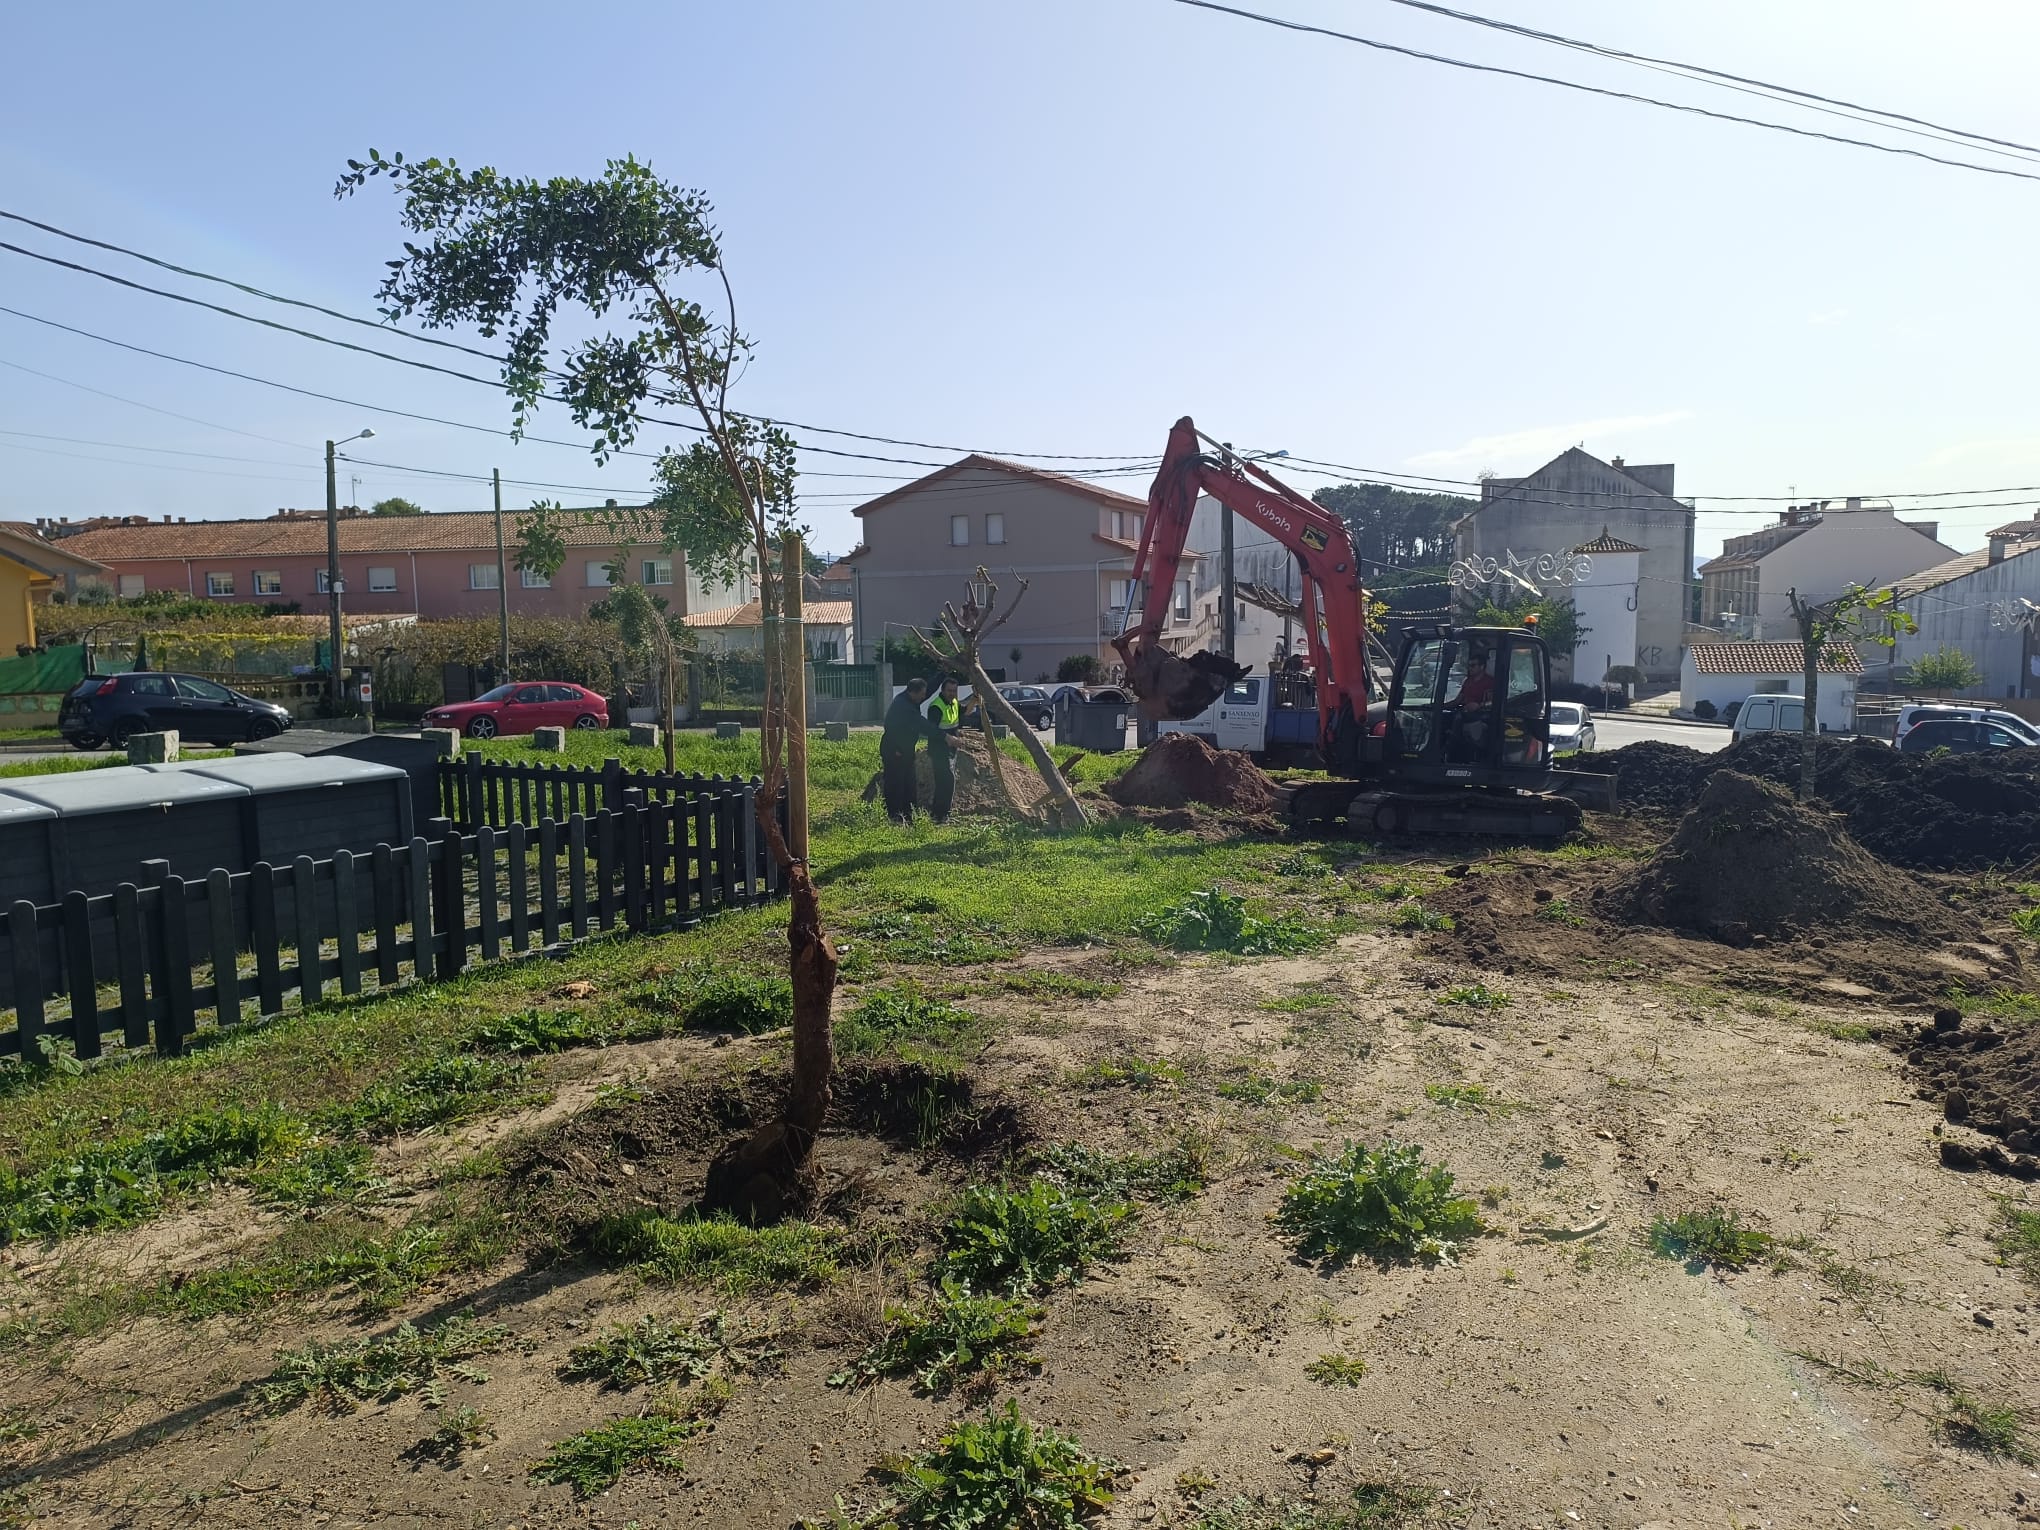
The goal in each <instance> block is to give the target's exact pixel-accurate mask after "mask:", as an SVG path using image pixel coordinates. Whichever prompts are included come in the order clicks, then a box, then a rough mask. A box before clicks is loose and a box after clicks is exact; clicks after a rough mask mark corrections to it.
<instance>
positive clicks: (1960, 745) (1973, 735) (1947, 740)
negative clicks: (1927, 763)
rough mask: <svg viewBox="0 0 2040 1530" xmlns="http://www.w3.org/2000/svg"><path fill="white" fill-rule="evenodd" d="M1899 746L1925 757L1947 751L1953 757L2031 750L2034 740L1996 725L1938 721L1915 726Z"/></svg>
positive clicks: (1900, 741) (1908, 752)
mask: <svg viewBox="0 0 2040 1530" xmlns="http://www.w3.org/2000/svg"><path fill="white" fill-rule="evenodd" d="M1898 747H1899V748H1900V749H1901V750H1902V751H1904V752H1905V753H1907V754H1925V753H1927V752H1928V751H1929V750H1933V749H1946V750H1947V751H1948V752H1949V753H1951V754H1980V753H1982V752H1983V751H1985V750H1987V749H2030V748H2032V747H2033V741H2032V740H2031V739H2029V738H2021V737H2020V736H2019V735H2018V734H2016V733H2014V732H2013V731H2012V730H2011V729H2010V728H2001V727H1999V726H1998V725H1997V724H1996V723H1988V722H1968V721H1953V720H1941V719H1936V720H1934V721H1931V722H1923V723H1915V724H1913V726H1912V727H1911V728H1910V729H1908V730H1907V732H1906V735H1905V737H1904V738H1902V739H1900V740H1899V741H1898Z"/></svg>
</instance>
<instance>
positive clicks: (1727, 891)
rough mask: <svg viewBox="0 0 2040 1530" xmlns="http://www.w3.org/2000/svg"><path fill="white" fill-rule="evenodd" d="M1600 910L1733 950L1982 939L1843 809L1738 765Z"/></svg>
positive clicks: (1615, 884)
mask: <svg viewBox="0 0 2040 1530" xmlns="http://www.w3.org/2000/svg"><path fill="white" fill-rule="evenodd" d="M1598 905H1599V907H1600V908H1601V910H1602V912H1603V913H1604V914H1606V915H1608V916H1610V917H1612V918H1615V919H1618V920H1620V921H1621V922H1624V923H1629V924H1642V925H1651V926H1655V927H1657V928H1659V929H1671V930H1691V931H1694V932H1695V933H1697V934H1700V935H1704V936H1706V937H1708V938H1709V939H1712V940H1719V941H1722V942H1724V943H1725V944H1728V945H1732V946H1747V945H1750V944H1752V943H1754V942H1756V941H1758V940H1760V939H1772V938H1777V937H1781V936H1795V935H1802V934H1814V933H1820V934H1829V935H1832V934H1836V933H1840V932H1848V933H1851V934H1870V935H1875V936H1878V937H1881V938H1885V939H1889V940H1892V941H1894V942H1897V943H1901V944H1906V945H1911V944H1914V943H1916V942H1921V941H1935V940H1959V939H1963V938H1967V939H1971V940H1975V939H1978V938H1980V935H1979V932H1978V931H1977V930H1975V929H1968V930H1964V929H1962V928H1960V927H1959V920H1958V917H1957V915H1956V914H1955V913H1954V911H1953V910H1951V909H1948V908H1947V907H1946V906H1945V905H1943V904H1942V903H1941V902H1940V900H1939V899H1938V898H1937V897H1936V896H1935V894H1934V893H1933V892H1932V890H1930V889H1929V888H1927V887H1925V886H1924V885H1922V884H1920V883H1919V882H1916V881H1914V880H1913V878H1911V877H1910V876H1908V875H1906V874H1905V873H1904V872H1902V871H1893V870H1892V869H1891V868H1889V867H1888V866H1883V865H1880V864H1879V863H1878V862H1877V861H1876V860H1875V859H1874V858H1873V857H1871V856H1870V855H1869V854H1868V853H1866V852H1865V851H1864V850H1863V848H1862V847H1861V846H1860V845H1858V844H1857V843H1856V842H1855V841H1854V840H1853V839H1851V838H1850V837H1849V835H1848V832H1847V831H1846V829H1845V828H1844V827H1843V826H1842V824H1841V822H1840V821H1839V820H1838V819H1837V818H1836V817H1835V816H1834V815H1832V814H1830V813H1827V812H1825V811H1822V810H1821V809H1819V808H1817V807H1808V806H1804V805H1802V804H1801V803H1800V802H1798V801H1797V800H1796V799H1795V798H1794V797H1793V796H1792V794H1791V793H1790V792H1789V791H1787V790H1785V789H1784V788H1783V787H1780V786H1774V785H1772V784H1771V783H1770V782H1767V781H1760V780H1758V779H1757V778H1755V777H1753V776H1746V775H1742V774H1740V773H1738V772H1736V771H1733V770H1718V771H1716V772H1715V773H1714V774H1713V775H1711V776H1709V777H1708V779H1707V784H1706V786H1705V787H1704V788H1703V789H1702V791H1701V793H1700V800H1699V801H1698V802H1697V803H1696V804H1695V805H1694V808H1693V811H1692V812H1691V813H1689V814H1687V815H1686V817H1685V819H1684V820H1683V821H1682V822H1681V823H1680V825H1679V828H1678V831H1677V832H1676V833H1675V834H1673V836H1672V838H1671V840H1670V841H1669V842H1668V843H1667V844H1666V845H1665V847H1664V848H1663V849H1662V850H1660V851H1659V852H1658V853H1657V854H1656V855H1655V856H1653V857H1652V858H1651V859H1650V860H1649V861H1647V862H1645V863H1644V864H1643V865H1641V866H1639V867H1637V868H1636V869H1635V870H1633V871H1631V872H1629V873H1627V874H1626V875H1623V876H1621V877H1618V878H1617V879H1616V880H1614V881H1612V882H1610V883H1609V884H1608V886H1606V887H1605V888H1603V889H1602V890H1601V893H1600V896H1599V899H1598Z"/></svg>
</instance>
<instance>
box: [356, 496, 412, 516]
mask: <svg viewBox="0 0 2040 1530" xmlns="http://www.w3.org/2000/svg"><path fill="white" fill-rule="evenodd" d="M368 513H369V514H370V515H423V514H424V513H425V507H424V506H423V505H421V504H418V503H417V502H416V501H415V500H408V499H402V498H399V497H398V496H396V495H394V494H393V495H391V496H390V497H389V498H388V499H379V500H377V501H376V502H375V503H374V504H373V505H371V506H369V510H368Z"/></svg>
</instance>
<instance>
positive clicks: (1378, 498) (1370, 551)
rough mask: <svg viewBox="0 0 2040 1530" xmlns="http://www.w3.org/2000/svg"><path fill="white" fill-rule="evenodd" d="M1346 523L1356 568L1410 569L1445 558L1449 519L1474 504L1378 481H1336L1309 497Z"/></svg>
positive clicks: (1375, 572) (1372, 571) (1376, 572)
mask: <svg viewBox="0 0 2040 1530" xmlns="http://www.w3.org/2000/svg"><path fill="white" fill-rule="evenodd" d="M1311 498H1312V499H1313V500H1315V501H1316V502H1317V503H1318V504H1320V505H1322V506H1324V507H1325V509H1327V510H1329V511H1331V512H1332V513H1333V514H1334V515H1336V516H1338V517H1339V518H1340V519H1341V520H1343V521H1345V523H1346V524H1347V525H1348V526H1350V527H1352V529H1353V540H1354V542H1355V543H1356V544H1357V545H1358V547H1359V550H1360V558H1361V565H1362V572H1363V573H1364V574H1365V575H1368V576H1370V577H1372V578H1375V579H1378V578H1379V577H1380V576H1381V574H1382V573H1383V572H1384V570H1387V571H1395V570H1404V571H1407V570H1410V569H1415V568H1420V567H1423V566H1425V565H1428V564H1436V563H1443V562H1445V561H1446V558H1447V555H1448V554H1449V552H1450V550H1451V546H1452V523H1453V522H1454V521H1456V520H1458V519H1459V518H1460V517H1461V516H1462V515H1465V514H1466V513H1467V512H1468V511H1469V510H1471V509H1473V508H1474V506H1475V505H1477V504H1478V503H1479V501H1478V500H1472V499H1464V498H1462V497H1460V496H1459V495H1457V494H1418V493H1413V492H1411V491H1410V490H1408V489H1393V488H1390V487H1389V486H1388V485H1387V484H1379V483H1342V484H1336V485H1334V486H1333V487H1331V488H1329V489H1319V490H1318V491H1317V493H1315V494H1313V495H1312V496H1311Z"/></svg>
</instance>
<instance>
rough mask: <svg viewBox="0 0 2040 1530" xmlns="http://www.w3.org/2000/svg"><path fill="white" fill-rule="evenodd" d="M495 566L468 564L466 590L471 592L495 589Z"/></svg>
mask: <svg viewBox="0 0 2040 1530" xmlns="http://www.w3.org/2000/svg"><path fill="white" fill-rule="evenodd" d="M496 585H497V580H496V565H495V564H493V563H470V564H469V565H468V588H469V589H471V590H493V589H495V588H496Z"/></svg>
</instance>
